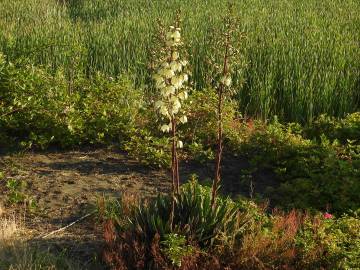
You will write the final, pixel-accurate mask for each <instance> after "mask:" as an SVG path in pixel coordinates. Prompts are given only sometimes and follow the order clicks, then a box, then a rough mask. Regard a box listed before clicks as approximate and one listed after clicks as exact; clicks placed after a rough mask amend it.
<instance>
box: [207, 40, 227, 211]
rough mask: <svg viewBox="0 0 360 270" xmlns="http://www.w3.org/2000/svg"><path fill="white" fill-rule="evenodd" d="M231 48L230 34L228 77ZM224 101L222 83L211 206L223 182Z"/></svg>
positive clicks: (218, 109) (224, 74) (224, 69)
mask: <svg viewBox="0 0 360 270" xmlns="http://www.w3.org/2000/svg"><path fill="white" fill-rule="evenodd" d="M229 46H230V34H227V35H226V43H225V54H224V65H223V70H222V76H223V77H226V76H227V75H228V69H229V68H228V60H229ZM223 100H224V84H223V83H221V84H220V86H219V88H218V104H217V114H218V134H217V154H216V160H215V166H216V167H215V178H214V181H213V185H212V196H211V205H212V207H214V206H215V199H216V196H217V190H218V188H219V184H220V181H221V159H222V151H223V144H222V143H223V123H222V121H223V119H222V113H223V112H222V109H223Z"/></svg>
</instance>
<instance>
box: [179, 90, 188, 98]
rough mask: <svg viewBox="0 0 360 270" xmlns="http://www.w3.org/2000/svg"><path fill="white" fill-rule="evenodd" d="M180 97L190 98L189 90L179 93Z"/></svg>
mask: <svg viewBox="0 0 360 270" xmlns="http://www.w3.org/2000/svg"><path fill="white" fill-rule="evenodd" d="M178 97H179V98H180V99H181V100H185V99H187V98H188V93H187V91H184V92H181V93H179V94H178Z"/></svg>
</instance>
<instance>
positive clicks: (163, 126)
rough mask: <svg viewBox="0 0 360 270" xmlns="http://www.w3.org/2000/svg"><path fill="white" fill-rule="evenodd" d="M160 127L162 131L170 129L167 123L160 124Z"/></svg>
mask: <svg viewBox="0 0 360 270" xmlns="http://www.w3.org/2000/svg"><path fill="white" fill-rule="evenodd" d="M160 129H161V131H162V132H169V131H170V126H169V125H162V126H161V128H160Z"/></svg>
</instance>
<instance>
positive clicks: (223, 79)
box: [221, 76, 231, 86]
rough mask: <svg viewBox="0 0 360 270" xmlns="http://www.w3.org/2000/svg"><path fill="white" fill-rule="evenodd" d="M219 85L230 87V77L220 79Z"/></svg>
mask: <svg viewBox="0 0 360 270" xmlns="http://www.w3.org/2000/svg"><path fill="white" fill-rule="evenodd" d="M221 83H222V84H224V85H225V86H230V85H231V77H230V76H227V77H225V76H224V77H222V78H221Z"/></svg>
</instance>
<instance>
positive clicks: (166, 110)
mask: <svg viewBox="0 0 360 270" xmlns="http://www.w3.org/2000/svg"><path fill="white" fill-rule="evenodd" d="M160 113H161V114H162V115H164V116H168V115H169V112H168V109H167V108H166V106H161V107H160Z"/></svg>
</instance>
